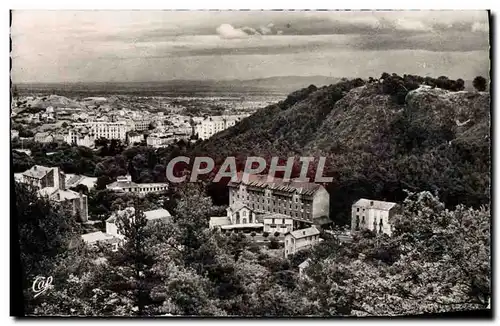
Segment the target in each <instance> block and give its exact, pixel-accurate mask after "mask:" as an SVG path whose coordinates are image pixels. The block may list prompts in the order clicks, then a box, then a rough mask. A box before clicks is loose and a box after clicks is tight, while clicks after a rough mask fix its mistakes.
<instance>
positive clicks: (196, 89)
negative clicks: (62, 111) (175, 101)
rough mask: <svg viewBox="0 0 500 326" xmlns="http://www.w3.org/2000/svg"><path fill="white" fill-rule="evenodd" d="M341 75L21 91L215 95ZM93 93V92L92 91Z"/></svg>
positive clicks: (284, 90)
mask: <svg viewBox="0 0 500 326" xmlns="http://www.w3.org/2000/svg"><path fill="white" fill-rule="evenodd" d="M339 80H340V79H339V78H335V77H327V76H277V77H269V78H259V79H252V80H239V79H232V80H169V81H158V82H92V83H20V84H16V87H17V89H18V91H19V92H21V93H43V92H53V93H55V94H58V95H70V93H74V94H75V95H88V94H91V95H93V96H95V95H100V94H133V95H144V96H148V95H150V96H154V95H156V96H160V95H173V94H178V95H195V94H202V95H212V94H220V93H225V94H227V95H229V94H233V95H234V94H256V95H260V94H262V95H264V94H279V95H287V94H289V93H290V92H292V91H294V90H296V89H300V88H303V87H307V86H309V85H311V84H314V85H316V86H323V85H330V84H334V83H336V82H338V81H339ZM89 96H90V95H89Z"/></svg>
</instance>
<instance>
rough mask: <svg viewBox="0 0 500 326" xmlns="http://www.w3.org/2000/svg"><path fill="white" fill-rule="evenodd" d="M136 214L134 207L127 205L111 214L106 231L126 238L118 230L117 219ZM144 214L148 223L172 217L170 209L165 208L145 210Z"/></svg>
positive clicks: (167, 219)
mask: <svg viewBox="0 0 500 326" xmlns="http://www.w3.org/2000/svg"><path fill="white" fill-rule="evenodd" d="M134 214H135V208H134V207H127V208H125V209H122V210H119V211H117V212H114V213H113V214H111V216H110V217H109V218H108V219H107V220H106V233H107V234H110V235H112V236H114V237H116V238H118V239H124V238H125V236H124V235H123V234H122V233H120V231H119V230H118V225H117V223H116V221H117V219H118V218H124V217H125V218H131V219H132V218H133V217H134ZM144 216H145V217H146V219H147V221H148V223H152V222H153V221H163V222H170V221H171V219H172V215H170V213H169V211H167V210H166V209H163V208H160V209H155V210H151V211H145V212H144Z"/></svg>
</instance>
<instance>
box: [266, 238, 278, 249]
mask: <svg viewBox="0 0 500 326" xmlns="http://www.w3.org/2000/svg"><path fill="white" fill-rule="evenodd" d="M279 247H280V243H279V242H278V239H276V238H271V241H270V242H269V249H279Z"/></svg>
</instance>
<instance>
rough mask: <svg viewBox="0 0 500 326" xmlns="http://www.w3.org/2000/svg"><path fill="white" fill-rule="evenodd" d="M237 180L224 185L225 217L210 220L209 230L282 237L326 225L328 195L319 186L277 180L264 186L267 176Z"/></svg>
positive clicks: (240, 175) (309, 183)
mask: <svg viewBox="0 0 500 326" xmlns="http://www.w3.org/2000/svg"><path fill="white" fill-rule="evenodd" d="M237 179H238V180H237V181H234V182H229V183H228V187H229V207H228V209H227V216H225V217H220V216H219V217H211V219H210V227H219V228H221V229H222V230H229V229H244V230H245V229H256V230H263V231H264V232H269V233H275V232H279V233H280V234H284V233H286V232H290V231H293V230H296V229H301V228H304V227H309V226H311V225H317V226H323V225H325V224H327V223H329V222H330V220H329V217H328V216H329V208H330V195H329V194H328V192H327V191H326V189H325V188H324V187H323V186H322V185H319V184H315V183H311V182H301V181H298V180H290V181H284V180H283V179H280V178H275V179H274V180H273V181H272V182H268V181H267V175H249V176H248V181H246V180H244V178H243V175H242V174H241V173H239V174H238V177H237Z"/></svg>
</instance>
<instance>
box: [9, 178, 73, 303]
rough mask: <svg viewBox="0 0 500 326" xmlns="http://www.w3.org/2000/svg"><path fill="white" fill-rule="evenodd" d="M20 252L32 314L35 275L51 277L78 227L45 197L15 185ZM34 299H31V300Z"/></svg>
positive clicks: (68, 214) (25, 187)
mask: <svg viewBox="0 0 500 326" xmlns="http://www.w3.org/2000/svg"><path fill="white" fill-rule="evenodd" d="M14 190H15V200H16V210H15V212H16V216H15V220H16V222H17V225H18V234H19V252H20V254H21V266H22V273H23V288H24V289H25V291H26V298H30V299H28V300H27V301H26V306H25V308H26V312H27V313H32V312H33V309H34V308H35V306H37V305H38V303H39V301H37V300H34V299H33V294H32V292H30V291H29V289H31V286H32V283H33V281H34V279H35V277H36V276H38V275H43V276H50V275H52V274H53V271H54V269H55V267H54V266H55V265H57V264H58V263H59V261H60V260H61V259H63V258H64V257H65V255H66V254H67V253H68V250H70V248H71V246H72V245H73V244H74V241H75V234H78V231H79V227H78V224H77V222H76V220H74V219H71V218H68V216H70V213H69V212H68V211H66V210H65V209H64V208H63V207H62V206H60V205H57V204H56V203H55V202H51V201H49V200H48V198H45V197H39V196H38V194H37V191H36V189H35V188H33V187H31V186H28V185H25V184H20V183H16V184H15V188H14ZM32 299H33V300H32Z"/></svg>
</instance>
